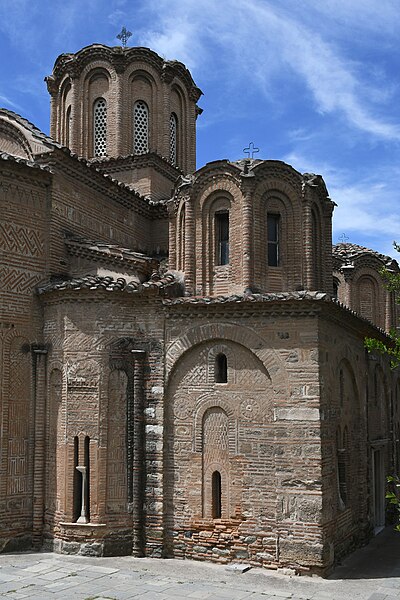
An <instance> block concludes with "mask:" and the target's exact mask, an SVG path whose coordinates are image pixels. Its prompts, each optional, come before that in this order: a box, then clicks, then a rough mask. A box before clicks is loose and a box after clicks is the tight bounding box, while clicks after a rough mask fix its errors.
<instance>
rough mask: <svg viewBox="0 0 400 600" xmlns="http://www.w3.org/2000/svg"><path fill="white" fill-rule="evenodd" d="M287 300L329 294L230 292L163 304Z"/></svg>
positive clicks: (319, 298)
mask: <svg viewBox="0 0 400 600" xmlns="http://www.w3.org/2000/svg"><path fill="white" fill-rule="evenodd" d="M287 300H326V301H330V300H331V296H330V295H329V294H326V293H325V292H309V291H306V290H304V291H299V292H281V293H277V294H247V293H244V294H231V295H229V296H214V297H211V296H187V297H180V298H169V299H165V300H164V303H165V304H224V303H232V302H277V301H287Z"/></svg>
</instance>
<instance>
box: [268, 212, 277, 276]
mask: <svg viewBox="0 0 400 600" xmlns="http://www.w3.org/2000/svg"><path fill="white" fill-rule="evenodd" d="M279 225H280V215H278V214H274V213H267V244H268V266H269V267H278V266H279V262H280V256H279V254H280V253H279Z"/></svg>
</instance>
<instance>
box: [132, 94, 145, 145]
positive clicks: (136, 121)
mask: <svg viewBox="0 0 400 600" xmlns="http://www.w3.org/2000/svg"><path fill="white" fill-rule="evenodd" d="M133 151H134V153H135V154H146V152H148V151H149V109H148V108H147V104H146V102H143V100H138V101H137V102H135V104H134V107H133Z"/></svg>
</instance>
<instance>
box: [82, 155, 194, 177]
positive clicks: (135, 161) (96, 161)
mask: <svg viewBox="0 0 400 600" xmlns="http://www.w3.org/2000/svg"><path fill="white" fill-rule="evenodd" d="M88 163H89V164H90V165H94V166H95V167H96V168H97V169H98V170H99V171H101V172H102V173H108V174H111V173H119V171H120V170H121V168H131V169H141V168H146V167H152V168H154V169H155V171H157V172H158V173H161V174H162V175H164V176H165V177H167V178H168V179H169V180H170V181H171V182H172V183H175V182H176V180H177V178H178V177H179V175H182V173H183V171H182V170H181V169H180V168H179V167H176V166H175V165H172V164H171V163H170V162H169V160H168V159H167V158H165V157H164V156H161V155H160V154H157V152H148V153H147V154H128V155H126V156H117V157H115V158H114V157H109V158H108V157H107V158H91V159H90V160H88Z"/></svg>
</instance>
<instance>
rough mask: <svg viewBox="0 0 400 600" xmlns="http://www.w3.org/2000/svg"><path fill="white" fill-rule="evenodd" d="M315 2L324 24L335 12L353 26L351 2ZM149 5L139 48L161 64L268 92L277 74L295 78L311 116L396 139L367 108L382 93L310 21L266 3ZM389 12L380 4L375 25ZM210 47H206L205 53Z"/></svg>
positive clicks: (190, 0) (369, 9)
mask: <svg viewBox="0 0 400 600" xmlns="http://www.w3.org/2000/svg"><path fill="white" fill-rule="evenodd" d="M311 4H312V6H314V3H311V2H302V3H301V5H302V6H304V5H306V6H307V5H311ZM322 4H323V7H322V8H321V6H320V8H319V10H320V11H321V12H323V13H324V14H325V16H329V17H330V18H331V19H333V17H334V16H335V15H336V17H337V14H338V13H337V11H339V14H340V15H341V18H342V19H348V18H349V16H350V15H351V16H352V19H353V21H354V20H356V18H357V15H359V13H360V12H362V10H361V2H360V1H359V0H357V1H356V3H355V4H354V6H353V3H347V5H346V4H345V2H344V0H343V1H339V0H331V1H330V2H329V3H328V5H325V4H324V3H322ZM349 4H350V5H351V7H352V8H351V9H349ZM366 4H367V6H366V9H365V10H366V14H367V15H368V16H369V18H372V17H373V16H375V15H376V14H377V13H378V10H375V11H374V5H373V3H372V1H369V2H367V3H366ZM363 6H364V3H363ZM149 7H150V9H152V10H153V17H154V26H153V31H152V32H150V33H148V34H147V35H145V36H144V40H145V42H146V43H148V44H149V45H150V46H152V47H154V48H155V49H156V50H158V51H159V52H161V53H162V54H163V55H165V56H167V57H169V58H171V57H176V56H177V57H179V59H180V60H183V61H184V62H185V63H187V64H188V66H189V67H190V68H192V69H195V70H198V71H199V73H201V74H202V76H203V77H210V76H211V75H212V71H213V67H215V68H217V69H218V72H219V73H221V69H223V70H224V71H225V75H226V76H227V78H228V80H229V77H231V78H232V77H233V78H237V79H238V83H243V79H244V78H246V80H247V85H249V86H252V85H258V86H259V87H260V88H261V89H262V90H263V91H264V92H265V93H266V94H269V93H270V90H271V88H272V87H273V86H276V85H277V84H279V81H280V76H281V75H282V74H284V75H285V77H287V76H288V75H289V74H290V76H291V77H292V78H293V77H295V78H301V80H302V81H303V83H304V84H305V85H306V87H307V89H308V90H309V92H311V94H312V97H313V101H314V104H315V108H316V110H317V111H318V112H320V113H322V114H327V113H334V112H337V113H340V114H342V115H344V117H345V118H346V120H347V121H348V123H350V124H351V125H352V126H353V127H355V128H357V129H359V130H361V131H364V132H367V133H369V134H372V135H373V136H376V137H377V138H381V139H387V140H400V126H399V124H398V123H391V122H390V121H388V120H385V119H383V118H381V117H380V114H379V112H381V111H379V110H378V108H379V107H378V108H377V107H375V106H374V104H373V103H372V101H373V100H375V101H379V100H381V101H384V100H386V101H387V100H388V98H387V94H388V92H386V94H383V93H382V90H381V89H379V88H373V87H372V85H371V83H370V81H367V80H365V79H364V73H363V69H364V68H363V67H362V65H359V64H357V63H356V62H354V61H352V60H351V59H349V58H346V54H345V50H343V51H341V50H340V48H339V47H338V46H336V45H334V44H333V43H332V42H331V41H328V39H324V38H323V37H322V36H321V35H320V34H319V33H318V31H319V28H317V27H315V22H314V27H313V28H311V26H310V25H306V23H307V22H308V20H307V18H302V17H303V13H302V12H300V11H299V10H297V11H296V10H295V11H294V12H293V11H292V12H289V11H287V10H286V11H285V10H283V9H282V7H281V6H279V5H278V6H277V4H276V3H274V2H272V1H266V0H247V1H246V2H242V1H239V0H225V1H224V2H218V3H216V2H214V0H185V2H182V1H181V0H168V3H167V2H165V0H157V2H155V0H153V1H150V2H149ZM339 9H340V10H339ZM390 9H391V4H390V3H389V2H387V1H386V2H385V0H383V12H382V14H383V15H384V16H385V20H384V21H383V20H382V15H381V18H380V22H381V23H382V22H384V23H386V24H388V26H389V24H390V23H391V20H390V17H391V16H392V11H391V10H390ZM335 11H336V12H335ZM314 13H315V10H314ZM306 17H307V15H306ZM322 18H323V16H322V15H321V19H322ZM316 20H317V19H316ZM360 22H362V23H363V24H365V26H366V27H368V28H369V27H370V25H371V24H370V20H369V19H367V18H365V17H364V18H363V19H362V20H361V21H360ZM331 24H332V27H334V26H335V24H334V23H331ZM328 26H329V23H328ZM336 26H337V25H336ZM325 27H327V26H326V25H325ZM321 29H324V28H321ZM210 48H214V51H213V54H212V53H211V50H210ZM382 77H384V74H383V75H382ZM275 89H276V88H275Z"/></svg>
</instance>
